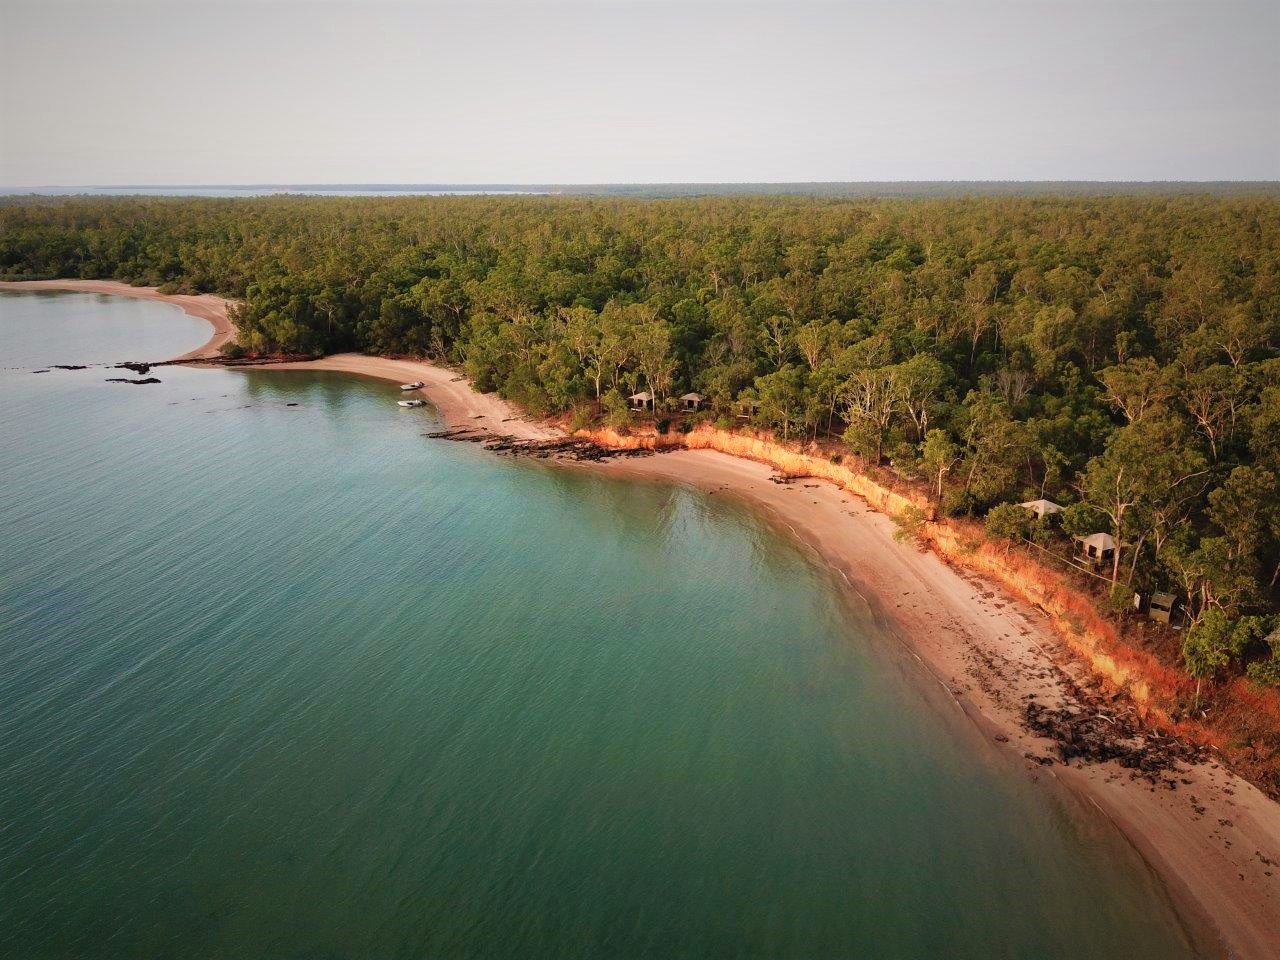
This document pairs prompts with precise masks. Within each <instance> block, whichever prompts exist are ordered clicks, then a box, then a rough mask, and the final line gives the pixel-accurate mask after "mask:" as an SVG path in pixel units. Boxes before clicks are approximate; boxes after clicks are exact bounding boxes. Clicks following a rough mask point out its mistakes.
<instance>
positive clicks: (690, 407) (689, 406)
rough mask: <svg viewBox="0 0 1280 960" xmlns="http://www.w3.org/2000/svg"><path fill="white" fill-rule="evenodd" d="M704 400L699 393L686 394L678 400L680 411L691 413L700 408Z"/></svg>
mask: <svg viewBox="0 0 1280 960" xmlns="http://www.w3.org/2000/svg"><path fill="white" fill-rule="evenodd" d="M705 400H706V397H704V396H703V395H702V394H700V393H686V394H685V395H684V396H682V397H681V398H680V409H681V410H683V411H685V412H686V413H693V412H695V411H697V410H700V409H701V408H702V404H703V402H704V401H705Z"/></svg>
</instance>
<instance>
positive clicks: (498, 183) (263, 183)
mask: <svg viewBox="0 0 1280 960" xmlns="http://www.w3.org/2000/svg"><path fill="white" fill-rule="evenodd" d="M970 183H973V184H1058V183H1069V184H1094V183H1101V184H1141V185H1159V184H1168V183H1171V184H1206V185H1212V184H1268V185H1271V184H1277V185H1280V177H1276V178H1274V179H1257V178H1221V179H1170V178H1161V179H1150V180H1135V179H1127V178H1117V179H1079V178H1028V179H1014V178H1007V177H1006V178H984V179H975V178H951V179H907V180H528V181H520V180H485V181H476V182H464V181H460V180H438V181H430V180H424V181H407V180H402V181H391V180H387V181H373V180H370V181H357V180H317V181H303V180H252V181H244V182H240V183H229V182H214V181H210V182H206V183H200V182H194V181H187V182H180V183H158V182H151V183H26V184H3V185H0V189H6V190H7V189H14V190H23V189H44V190H72V189H77V188H84V189H95V190H130V189H144V188H164V189H171V190H178V189H182V188H184V187H204V188H206V189H212V188H219V187H223V188H226V189H251V188H254V187H364V188H367V189H392V188H397V187H441V188H443V187H461V188H469V189H480V188H483V187H553V186H556V187H686V186H707V187H714V186H732V187H751V186H782V187H786V186H845V185H849V186H861V185H879V184H920V185H935V184H937V185H951V184H970Z"/></svg>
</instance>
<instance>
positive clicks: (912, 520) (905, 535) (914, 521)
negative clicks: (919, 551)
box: [893, 506, 925, 543]
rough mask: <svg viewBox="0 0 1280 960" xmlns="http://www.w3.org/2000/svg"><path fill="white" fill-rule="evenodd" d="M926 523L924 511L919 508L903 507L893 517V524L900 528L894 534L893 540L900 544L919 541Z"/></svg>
mask: <svg viewBox="0 0 1280 960" xmlns="http://www.w3.org/2000/svg"><path fill="white" fill-rule="evenodd" d="M924 521H925V515H924V511H923V510H921V509H920V508H919V507H917V506H909V507H903V508H902V510H900V511H898V512H897V513H895V514H894V515H893V522H894V524H895V525H896V526H897V528H898V529H897V530H895V531H894V532H893V539H895V540H897V541H898V542H899V543H906V542H907V541H910V540H919V539H920V532H921V530H922V529H923V528H924Z"/></svg>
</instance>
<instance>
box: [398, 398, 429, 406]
mask: <svg viewBox="0 0 1280 960" xmlns="http://www.w3.org/2000/svg"><path fill="white" fill-rule="evenodd" d="M396 403H398V404H400V406H402V407H425V406H426V405H427V401H425V400H397V401H396Z"/></svg>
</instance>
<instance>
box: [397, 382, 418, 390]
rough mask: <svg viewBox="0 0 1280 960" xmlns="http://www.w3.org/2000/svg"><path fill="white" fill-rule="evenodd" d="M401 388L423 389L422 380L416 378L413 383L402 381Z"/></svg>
mask: <svg viewBox="0 0 1280 960" xmlns="http://www.w3.org/2000/svg"><path fill="white" fill-rule="evenodd" d="M400 389H401V390H421V389H422V381H421V380H415V381H413V383H402V384H400Z"/></svg>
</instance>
